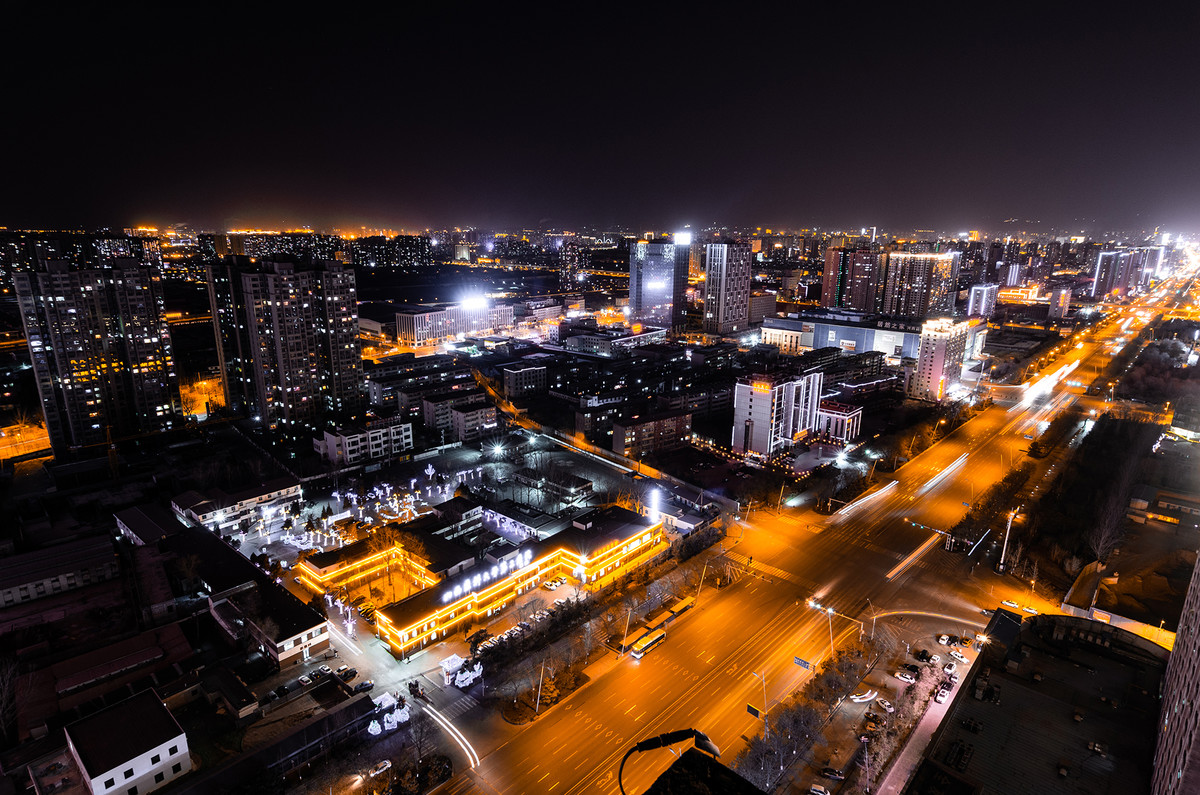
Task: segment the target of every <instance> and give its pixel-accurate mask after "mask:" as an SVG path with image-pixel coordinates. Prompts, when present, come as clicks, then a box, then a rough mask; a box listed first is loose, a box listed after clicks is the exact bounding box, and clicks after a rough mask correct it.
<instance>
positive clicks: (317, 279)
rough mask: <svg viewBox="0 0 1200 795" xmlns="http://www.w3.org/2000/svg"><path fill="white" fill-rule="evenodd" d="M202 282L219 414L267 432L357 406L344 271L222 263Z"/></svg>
mask: <svg viewBox="0 0 1200 795" xmlns="http://www.w3.org/2000/svg"><path fill="white" fill-rule="evenodd" d="M208 281H209V300H210V302H211V304H212V315H213V327H214V331H215V333H216V336H217V352H218V356H219V359H220V365H221V370H222V373H223V375H224V381H225V392H226V400H225V403H226V405H227V406H229V407H230V408H231V409H233V410H235V411H239V412H242V413H247V414H248V413H254V414H255V415H257V416H259V417H261V419H262V421H263V423H264V424H265V425H267V426H268V427H290V426H297V425H302V426H303V425H308V426H312V425H316V424H318V423H319V422H321V421H322V420H323V419H324V418H325V417H326V416H329V415H339V414H346V413H352V412H354V411H356V410H357V409H359V408H360V407H361V406H362V402H363V370H362V357H361V353H360V350H359V343H358V300H357V295H356V289H355V282H354V271H353V269H351V268H350V266H348V265H344V264H342V263H339V262H331V261H328V260H325V261H321V260H311V259H298V258H294V257H291V258H283V257H280V258H278V259H269V260H265V261H263V262H260V263H252V262H250V261H249V260H248V259H246V258H244V257H226V258H225V259H224V260H223V261H222V262H221V263H220V264H219V265H215V266H212V267H211V268H210V271H209V280H208Z"/></svg>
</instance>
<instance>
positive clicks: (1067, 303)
mask: <svg viewBox="0 0 1200 795" xmlns="http://www.w3.org/2000/svg"><path fill="white" fill-rule="evenodd" d="M1070 311H1071V288H1069V287H1064V288H1061V289H1058V290H1051V291H1050V315H1049V316H1050V319H1051V320H1062V319H1063V318H1065V317H1066V316H1067V315H1068V314H1069V313H1070Z"/></svg>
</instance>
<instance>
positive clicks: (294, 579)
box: [292, 577, 300, 585]
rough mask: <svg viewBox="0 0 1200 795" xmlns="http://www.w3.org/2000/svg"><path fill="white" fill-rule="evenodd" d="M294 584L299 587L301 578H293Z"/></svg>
mask: <svg viewBox="0 0 1200 795" xmlns="http://www.w3.org/2000/svg"><path fill="white" fill-rule="evenodd" d="M292 582H294V583H296V584H297V585H299V584H300V578H299V577H293V578H292Z"/></svg>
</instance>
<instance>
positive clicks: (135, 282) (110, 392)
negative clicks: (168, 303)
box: [14, 259, 182, 455]
mask: <svg viewBox="0 0 1200 795" xmlns="http://www.w3.org/2000/svg"><path fill="white" fill-rule="evenodd" d="M14 282H15V287H16V291H17V304H18V306H19V308H20V311H21V317H22V320H23V322H24V324H25V338H26V340H28V342H29V353H30V357H31V361H32V363H33V370H34V377H35V379H36V380H37V385H38V395H39V397H40V398H41V401H42V413H43V414H44V415H45V418H46V431H47V433H48V434H49V436H50V444H51V446H53V448H54V452H55V454H56V455H61V454H62V453H64V452H66V451H68V450H71V449H75V448H80V447H87V446H90V445H102V444H104V443H105V442H106V441H107V440H108V438H110V434H111V438H113V439H119V438H122V437H127V436H133V435H136V434H140V433H148V432H152V431H158V430H163V429H165V428H169V427H171V426H172V425H175V424H177V423H178V422H179V421H180V418H181V415H182V410H181V404H180V399H179V378H178V376H177V375H176V373H175V357H174V354H173V352H172V349H171V332H170V329H169V328H168V327H167V319H166V313H165V311H164V310H163V294H162V282H161V276H160V274H159V270H158V268H157V267H156V266H154V265H150V264H146V263H144V262H141V261H138V260H135V259H116V260H113V261H111V263H110V266H109V267H99V268H79V267H73V266H72V265H70V264H69V263H66V262H61V261H52V262H48V263H46V264H45V266H44V267H41V268H38V269H37V270H34V271H27V272H23V273H18V274H15V279H14Z"/></svg>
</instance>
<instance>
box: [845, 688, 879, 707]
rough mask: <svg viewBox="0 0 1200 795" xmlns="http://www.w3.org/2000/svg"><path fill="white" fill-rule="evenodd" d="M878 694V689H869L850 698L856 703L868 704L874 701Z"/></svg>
mask: <svg viewBox="0 0 1200 795" xmlns="http://www.w3.org/2000/svg"><path fill="white" fill-rule="evenodd" d="M877 695H879V693H878V692H877V691H875V690H868V691H866V692H864V693H855V694H854V695H852V696H850V700H851V701H853V702H854V703H855V704H867V703H870V702H871V701H874V700H875V696H877Z"/></svg>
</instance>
